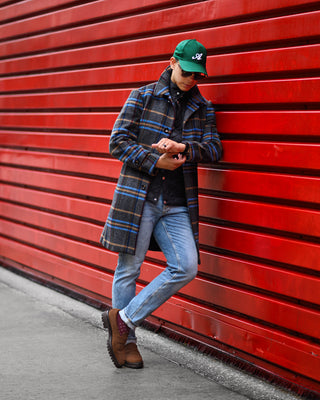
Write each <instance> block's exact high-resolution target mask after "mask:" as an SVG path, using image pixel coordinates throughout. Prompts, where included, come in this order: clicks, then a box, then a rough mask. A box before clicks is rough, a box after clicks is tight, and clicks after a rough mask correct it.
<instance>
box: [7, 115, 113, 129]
mask: <svg viewBox="0 0 320 400" xmlns="http://www.w3.org/2000/svg"><path fill="white" fill-rule="evenodd" d="M117 116H118V114H116V113H96V112H93V113H39V114H37V113H19V114H15V113H8V114H2V115H0V117H1V118H0V126H2V127H5V128H8V127H13V128H18V127H19V128H33V129H40V128H43V129H44V128H45V129H65V130H71V129H76V130H80V129H81V130H83V129H87V130H94V129H96V130H105V131H106V130H111V129H112V127H113V125H114V122H115V120H116V118H117Z"/></svg>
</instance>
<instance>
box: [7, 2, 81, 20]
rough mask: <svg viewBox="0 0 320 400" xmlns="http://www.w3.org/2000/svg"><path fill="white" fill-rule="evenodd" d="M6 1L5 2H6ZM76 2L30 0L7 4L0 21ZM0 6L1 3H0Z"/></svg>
mask: <svg viewBox="0 0 320 400" xmlns="http://www.w3.org/2000/svg"><path fill="white" fill-rule="evenodd" d="M6 1H7V0H6ZM77 2H78V0H32V1H20V2H18V3H15V4H9V5H7V6H5V7H3V8H2V9H1V14H0V21H6V20H8V19H12V18H14V19H17V18H25V16H26V15H30V14H32V13H38V12H45V11H47V10H48V9H52V8H54V7H58V6H63V5H68V6H71V5H72V3H75V4H76V3H77ZM0 4H1V2H0Z"/></svg>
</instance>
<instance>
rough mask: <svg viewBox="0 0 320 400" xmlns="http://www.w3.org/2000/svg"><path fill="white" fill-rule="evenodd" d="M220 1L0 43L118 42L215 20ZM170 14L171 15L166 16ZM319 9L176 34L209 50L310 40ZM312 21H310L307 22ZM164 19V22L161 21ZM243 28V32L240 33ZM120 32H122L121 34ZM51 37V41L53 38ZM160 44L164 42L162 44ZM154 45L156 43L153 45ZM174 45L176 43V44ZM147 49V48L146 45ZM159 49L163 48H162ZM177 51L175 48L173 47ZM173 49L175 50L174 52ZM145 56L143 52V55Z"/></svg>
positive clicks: (14, 47)
mask: <svg viewBox="0 0 320 400" xmlns="http://www.w3.org/2000/svg"><path fill="white" fill-rule="evenodd" d="M215 7H216V2H214V1H213V2H210V6H209V7H208V4H207V2H206V3H203V4H202V3H198V4H191V5H187V6H182V7H178V8H176V9H175V10H174V11H175V12H172V9H170V10H164V11H159V12H154V13H150V14H149V15H148V16H147V17H146V15H141V16H140V19H139V18H137V17H130V18H123V19H121V20H116V21H110V22H103V23H98V24H95V25H89V26H87V27H86V26H84V27H78V28H73V29H69V30H68V35H66V34H65V31H61V32H52V33H49V34H43V35H39V36H36V37H30V38H23V39H18V40H15V41H11V42H10V41H7V42H3V43H1V44H0V56H10V55H11V56H12V55H17V54H20V53H22V54H24V53H26V52H37V51H41V50H44V49H46V51H47V50H49V49H54V48H57V47H65V46H73V45H75V44H79V43H88V42H90V41H91V42H95V41H98V40H99V41H101V40H105V38H106V32H107V37H108V38H109V40H113V41H117V40H119V39H120V38H121V40H122V39H123V38H124V39H127V38H133V37H134V35H135V34H137V33H139V35H142V34H143V33H147V35H150V34H151V33H154V32H155V31H156V32H157V33H160V32H159V31H160V29H161V28H162V29H163V31H166V32H169V33H170V30H171V29H172V28H176V26H179V27H180V28H182V27H185V29H188V24H189V27H190V26H191V25H192V23H194V21H195V20H197V23H198V24H200V23H201V22H208V21H209V22H211V21H212V17H211V16H212V15H214V9H215ZM166 14H167V15H166ZM318 19H319V12H317V11H315V12H310V13H303V14H296V15H289V16H285V17H278V18H270V19H263V20H261V21H251V22H244V23H241V24H232V25H225V26H221V27H214V28H208V27H207V28H206V29H202V30H201V29H199V30H198V31H197V32H196V33H194V30H192V31H191V32H187V31H185V32H184V33H183V34H181V36H179V35H177V36H176V41H175V43H178V42H179V41H180V40H183V39H184V38H185V37H188V36H189V37H195V38H196V39H197V40H199V41H200V42H201V43H204V44H205V45H206V47H207V48H208V49H217V48H218V49H222V48H225V47H236V46H248V45H249V44H255V45H258V44H263V43H268V42H273V41H278V42H279V41H280V40H282V41H286V40H292V39H295V40H298V39H307V38H309V37H313V36H317V35H318V33H319V32H318V26H317V22H318ZM306 20H307V21H308V23H307V24H306V23H305V21H306ZM162 22H163V25H162V24H161V23H162ZM239 31H240V32H241V35H239ZM119 32H120V34H119ZM49 37H50V40H49ZM159 44H160V43H159ZM153 45H154V44H153ZM173 47H174V45H173ZM142 48H144V47H142ZM166 48H167V50H166V51H167V52H168V51H170V50H169V49H170V48H172V38H171V40H170V39H169V40H168V42H167V43H166ZM159 51H161V50H160V49H159ZM172 51H173V49H172ZM172 51H171V52H172ZM141 56H142V55H141Z"/></svg>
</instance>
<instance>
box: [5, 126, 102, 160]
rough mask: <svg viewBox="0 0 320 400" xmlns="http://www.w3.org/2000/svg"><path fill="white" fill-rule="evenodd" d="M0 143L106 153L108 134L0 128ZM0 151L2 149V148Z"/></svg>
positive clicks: (12, 145)
mask: <svg viewBox="0 0 320 400" xmlns="http://www.w3.org/2000/svg"><path fill="white" fill-rule="evenodd" d="M0 145H1V146H11V147H28V148H41V149H54V150H57V151H59V150H64V151H74V152H79V151H81V152H86V153H90V152H92V153H103V154H107V153H108V151H109V136H103V135H94V134H79V133H71V134H68V133H53V132H51V133H49V132H46V133H45V134H44V133H43V132H23V131H22V132H20V131H5V130H0ZM1 151H4V149H3V150H1ZM48 156H49V155H48ZM49 157H50V156H49Z"/></svg>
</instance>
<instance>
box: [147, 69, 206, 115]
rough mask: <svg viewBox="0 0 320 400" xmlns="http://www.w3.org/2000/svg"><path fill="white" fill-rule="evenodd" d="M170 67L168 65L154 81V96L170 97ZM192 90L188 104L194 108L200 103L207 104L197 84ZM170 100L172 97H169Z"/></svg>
mask: <svg viewBox="0 0 320 400" xmlns="http://www.w3.org/2000/svg"><path fill="white" fill-rule="evenodd" d="M171 73H172V69H171V68H170V66H168V67H167V68H166V69H165V70H164V71H163V73H162V74H161V76H160V78H159V80H158V82H157V83H156V86H155V89H154V94H155V95H156V96H159V97H162V96H166V97H168V98H170V99H171V95H170V79H171ZM191 90H192V91H193V93H192V96H190V98H189V101H188V106H189V107H191V108H192V109H194V110H196V109H198V108H199V107H200V105H201V104H207V101H206V99H205V98H204V97H203V96H202V95H201V93H200V91H199V89H198V86H195V87H194V88H192V89H191ZM171 100H172V99H171Z"/></svg>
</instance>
